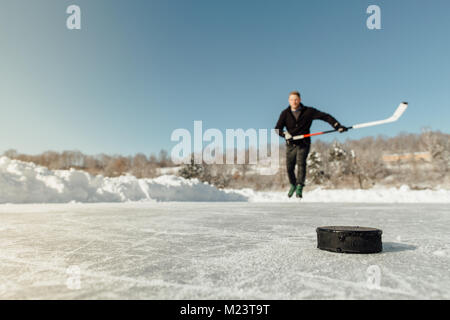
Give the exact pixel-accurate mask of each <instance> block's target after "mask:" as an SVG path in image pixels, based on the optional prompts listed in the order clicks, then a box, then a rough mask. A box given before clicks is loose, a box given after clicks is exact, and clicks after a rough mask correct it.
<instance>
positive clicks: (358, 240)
mask: <svg viewBox="0 0 450 320" xmlns="http://www.w3.org/2000/svg"><path fill="white" fill-rule="evenodd" d="M316 232H317V248H319V249H322V250H327V251H333V252H341V253H377V252H381V251H382V250H383V245H382V242H381V234H382V233H383V231H381V230H380V229H375V228H365V227H336V226H335V227H319V228H317V229H316Z"/></svg>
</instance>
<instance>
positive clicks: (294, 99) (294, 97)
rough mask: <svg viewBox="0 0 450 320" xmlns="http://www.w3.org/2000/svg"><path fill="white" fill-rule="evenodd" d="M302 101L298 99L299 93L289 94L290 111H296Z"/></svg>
mask: <svg viewBox="0 0 450 320" xmlns="http://www.w3.org/2000/svg"><path fill="white" fill-rule="evenodd" d="M300 102H302V99H301V98H300V92H298V91H292V92H291V93H289V105H290V106H291V108H292V109H297V108H298V107H299V106H300Z"/></svg>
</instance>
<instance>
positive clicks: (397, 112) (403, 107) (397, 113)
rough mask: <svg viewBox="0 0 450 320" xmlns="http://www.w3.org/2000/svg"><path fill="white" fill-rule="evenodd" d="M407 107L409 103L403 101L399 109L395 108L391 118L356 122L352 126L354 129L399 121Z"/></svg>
mask: <svg viewBox="0 0 450 320" xmlns="http://www.w3.org/2000/svg"><path fill="white" fill-rule="evenodd" d="M406 108H408V103H407V102H402V103H400V105H399V106H398V108H397V110H395V112H394V114H393V115H392V116H391V117H390V118H387V119H384V120H379V121H372V122H366V123H360V124H355V125H353V126H352V127H353V129H359V128H366V127H372V126H377V125H380V124H385V123H389V122H394V121H397V120H398V118H400V116H401V115H402V114H403V113H404V112H405V110H406Z"/></svg>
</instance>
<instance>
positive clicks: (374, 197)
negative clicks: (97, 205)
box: [0, 157, 450, 203]
mask: <svg viewBox="0 0 450 320" xmlns="http://www.w3.org/2000/svg"><path fill="white" fill-rule="evenodd" d="M305 191H306V192H305V198H304V199H303V201H304V202H372V203H373V202H379V203H381V202H382V203H408V202H409V203H425V202H427V203H450V190H420V191H416V190H410V189H409V188H408V187H407V186H403V187H401V188H399V189H397V188H389V189H383V188H373V189H370V190H323V189H320V188H318V189H315V190H310V189H308V188H307V189H306V190H305ZM71 201H72V202H73V201H75V202H84V203H91V202H126V201H245V202H297V200H296V199H288V198H287V197H286V192H256V191H253V190H251V189H243V190H219V189H217V188H215V187H214V186H211V185H209V184H207V183H202V182H200V181H198V180H197V179H193V180H186V179H183V178H181V177H177V176H173V175H164V176H160V177H158V178H155V179H137V178H135V177H133V176H121V177H117V178H107V177H103V176H91V175H89V174H88V173H86V172H83V171H77V170H73V169H71V170H54V171H53V170H48V169H46V168H44V167H40V166H36V165H35V164H33V163H28V162H22V161H17V160H11V159H9V158H6V157H0V203H68V202H71Z"/></svg>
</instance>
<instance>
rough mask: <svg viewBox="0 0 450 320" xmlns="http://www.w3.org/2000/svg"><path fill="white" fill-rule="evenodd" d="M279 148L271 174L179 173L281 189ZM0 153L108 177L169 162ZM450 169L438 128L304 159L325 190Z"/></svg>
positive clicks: (155, 170)
mask: <svg viewBox="0 0 450 320" xmlns="http://www.w3.org/2000/svg"><path fill="white" fill-rule="evenodd" d="M284 152H285V149H284V145H283V146H282V147H281V150H280V164H281V167H280V170H279V171H278V173H277V174H275V175H271V176H267V175H261V174H260V173H259V171H258V168H255V166H251V165H248V164H243V165H242V164H240V165H208V164H201V165H198V164H193V163H192V164H189V165H183V166H182V168H181V170H178V174H179V175H180V176H183V177H185V178H188V179H189V178H198V179H200V180H201V181H206V182H209V183H211V184H214V185H216V186H217V187H219V188H253V189H255V190H280V189H285V188H286V187H287V185H288V181H287V176H286V166H285V157H284ZM417 152H424V153H426V154H427V155H429V157H428V158H427V159H426V160H423V159H419V160H417V159H414V158H408V157H407V156H403V157H402V159H401V160H400V159H399V161H397V162H392V161H390V162H387V161H386V158H385V159H383V155H392V154H396V155H409V154H414V153H417ZM247 153H248V151H247ZM3 155H4V156H7V157H9V158H11V159H17V160H22V161H28V162H33V163H35V164H38V165H41V166H45V167H48V168H49V169H52V170H67V169H70V168H74V169H79V170H85V171H87V172H89V173H90V174H93V175H97V174H101V175H103V176H108V177H117V176H120V175H123V174H132V175H134V176H136V177H138V178H153V177H156V176H157V175H160V174H161V169H162V168H168V167H173V166H174V164H173V163H172V162H171V160H170V157H169V156H168V152H167V151H165V150H161V152H160V153H159V155H158V156H156V155H149V156H146V155H145V154H143V153H138V154H136V155H134V156H127V157H125V156H122V155H106V154H99V155H85V154H83V153H81V152H79V151H64V152H54V151H46V152H44V153H42V154H38V155H26V154H20V153H18V152H17V151H16V150H8V151H6V152H4V153H3ZM247 158H248V157H247ZM391 158H392V157H391ZM399 158H400V157H399ZM394 159H395V157H394ZM405 159H406V160H405ZM408 159H409V160H408ZM449 168H450V135H449V134H445V133H442V132H440V131H431V130H426V129H424V130H423V131H422V133H421V134H408V133H402V134H399V135H397V136H395V137H391V138H388V137H385V136H378V137H366V138H362V139H359V140H347V141H345V142H344V143H339V142H337V141H334V142H331V143H329V142H324V141H321V140H315V141H314V142H313V144H312V148H311V152H310V154H309V157H308V174H307V187H309V186H319V185H320V186H322V187H324V188H370V187H372V186H374V185H375V184H380V185H385V186H400V185H403V184H406V185H409V186H410V187H411V188H414V189H425V188H434V187H439V186H440V187H444V188H449V187H450V177H449V176H450V175H449V173H450V170H449Z"/></svg>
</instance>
